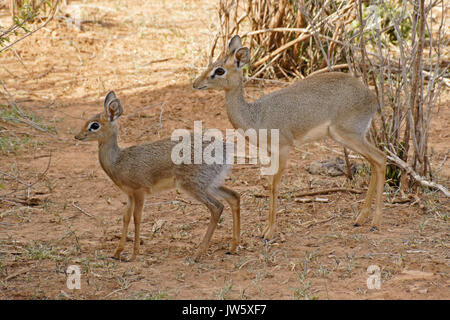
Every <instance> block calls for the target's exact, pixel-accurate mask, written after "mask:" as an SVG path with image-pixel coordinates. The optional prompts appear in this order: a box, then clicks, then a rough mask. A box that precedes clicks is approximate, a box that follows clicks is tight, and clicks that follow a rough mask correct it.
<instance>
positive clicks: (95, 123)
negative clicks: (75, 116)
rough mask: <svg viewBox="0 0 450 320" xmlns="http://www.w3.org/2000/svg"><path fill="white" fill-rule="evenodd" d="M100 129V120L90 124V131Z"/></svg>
mask: <svg viewBox="0 0 450 320" xmlns="http://www.w3.org/2000/svg"><path fill="white" fill-rule="evenodd" d="M98 129H100V123H98V122H92V123H91V124H90V125H89V131H97V130H98Z"/></svg>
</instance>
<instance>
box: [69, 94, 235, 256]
mask: <svg viewBox="0 0 450 320" xmlns="http://www.w3.org/2000/svg"><path fill="white" fill-rule="evenodd" d="M104 108H105V110H104V111H103V112H101V113H98V114H96V115H94V116H93V117H92V118H90V119H89V120H88V121H87V122H86V123H85V124H84V125H83V127H82V128H81V130H80V132H79V133H78V134H77V135H76V136H75V139H77V140H81V141H94V140H96V141H98V157H99V160H100V164H101V166H102V168H103V170H104V171H105V172H106V174H107V175H108V176H109V177H110V178H111V180H112V181H113V182H114V183H115V184H116V185H117V186H118V187H119V188H120V189H121V190H122V191H123V192H124V193H125V194H126V195H127V196H128V208H127V210H126V211H125V212H124V214H123V228H122V235H121V237H120V241H119V244H118V246H117V248H116V251H115V252H114V258H116V259H120V254H121V252H122V251H123V249H124V246H125V241H126V238H127V233H128V224H129V223H130V220H131V217H132V216H133V218H134V226H135V229H134V235H135V237H134V248H133V254H132V256H131V259H130V260H131V261H133V260H135V259H136V256H137V255H138V254H139V245H140V239H139V238H140V225H141V217H142V208H143V206H144V197H145V194H148V193H152V194H155V193H158V192H161V191H165V190H170V189H173V188H175V187H178V188H180V189H181V190H184V191H185V192H186V193H187V194H189V195H191V196H192V197H193V198H195V199H196V200H198V201H200V202H201V203H203V204H204V205H205V206H206V207H207V208H208V209H209V212H210V213H211V219H210V222H209V225H208V229H207V230H206V233H205V236H204V238H203V241H202V242H201V244H200V246H199V249H198V251H197V253H196V255H195V259H196V260H199V259H200V257H201V255H202V254H204V253H205V252H206V250H207V248H208V245H209V242H210V240H211V236H212V235H213V233H214V230H215V229H216V226H217V223H218V222H219V218H220V215H221V214H222V211H223V208H224V207H223V204H222V203H221V202H220V201H219V200H218V199H224V200H225V201H227V202H228V204H229V205H230V207H231V211H232V214H233V239H232V245H231V249H230V252H231V253H233V252H234V251H235V249H236V247H237V245H238V243H239V237H240V209H239V208H240V200H239V198H240V197H239V194H238V193H236V192H234V191H233V190H230V189H228V188H226V187H225V186H223V182H224V180H225V178H226V176H227V174H228V172H229V171H230V169H231V165H229V164H227V163H228V162H227V161H222V162H221V163H211V164H206V163H200V164H195V163H190V164H187V163H186V164H185V163H182V164H175V163H174V161H173V158H172V150H173V148H174V146H175V145H176V144H177V143H178V142H175V141H172V140H171V139H170V138H168V139H162V140H159V141H155V142H151V143H145V144H140V145H135V146H131V147H128V148H120V147H119V146H118V145H117V134H118V133H117V131H118V129H117V119H118V118H119V117H120V116H121V115H122V112H123V109H122V104H121V103H120V101H119V99H117V97H116V95H115V94H114V92H113V91H110V92H109V93H108V94H107V95H106V97H105V101H104ZM191 141H192V139H191ZM191 146H192V148H193V144H192V145H191ZM188 147H190V146H188ZM205 147H206V145H205V143H203V148H205ZM220 147H221V148H222V151H223V155H224V157H226V150H227V148H226V144H225V143H221V146H220ZM192 151H194V150H193V149H192Z"/></svg>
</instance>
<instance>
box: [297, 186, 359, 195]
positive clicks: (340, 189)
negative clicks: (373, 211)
mask: <svg viewBox="0 0 450 320" xmlns="http://www.w3.org/2000/svg"><path fill="white" fill-rule="evenodd" d="M332 192H351V193H358V194H360V193H363V192H364V191H363V190H357V189H350V188H330V189H323V190H316V191H306V192H302V193H298V194H296V195H295V196H296V197H304V196H315V195H318V194H328V193H332Z"/></svg>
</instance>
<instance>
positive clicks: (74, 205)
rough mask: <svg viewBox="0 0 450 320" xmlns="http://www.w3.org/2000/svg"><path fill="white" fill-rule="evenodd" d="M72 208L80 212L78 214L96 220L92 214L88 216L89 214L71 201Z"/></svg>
mask: <svg viewBox="0 0 450 320" xmlns="http://www.w3.org/2000/svg"><path fill="white" fill-rule="evenodd" d="M72 206H73V207H75V208H77V209H78V210H80V212H81V213H82V214H85V215H87V216H88V217H91V218H94V219H96V218H95V217H94V216H93V215H92V214H90V213H89V212H87V211H86V210H84V209H83V208H81V207H79V206H78V205H77V204H76V203H75V201H72Z"/></svg>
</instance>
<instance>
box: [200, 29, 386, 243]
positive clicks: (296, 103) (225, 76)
mask: <svg viewBox="0 0 450 320" xmlns="http://www.w3.org/2000/svg"><path fill="white" fill-rule="evenodd" d="M249 61H250V50H249V49H248V48H247V47H243V46H242V43H241V38H240V37H239V36H237V35H236V36H234V37H233V38H232V39H231V40H230V42H229V45H228V48H227V49H226V50H225V52H224V53H223V54H222V56H221V57H220V58H219V59H218V60H217V61H216V62H214V63H213V64H211V65H210V66H208V67H207V69H206V71H205V72H204V73H202V74H201V75H200V76H199V77H198V78H197V79H196V80H195V82H194V84H193V87H194V88H195V89H208V88H211V89H222V90H224V91H225V105H226V109H227V113H228V118H229V119H230V122H231V123H232V125H233V126H234V127H235V128H242V129H243V130H247V129H250V128H253V129H255V130H256V131H257V132H258V131H259V129H267V131H270V130H269V129H278V130H279V131H278V132H279V139H280V140H279V150H271V152H277V151H278V152H279V153H278V155H279V167H278V172H277V173H275V174H274V175H273V176H269V187H270V199H269V219H268V224H267V226H266V228H265V230H264V231H263V234H262V236H263V237H264V238H266V239H271V238H272V237H273V236H274V231H275V215H276V207H277V200H278V199H277V198H278V184H279V182H280V179H281V175H282V172H283V170H284V168H285V167H286V162H287V159H288V155H289V150H290V149H291V147H292V146H293V144H294V142H299V143H300V144H303V143H307V142H311V141H314V140H318V139H321V138H324V137H331V138H333V139H334V140H335V141H337V142H339V143H341V144H343V145H344V146H346V147H348V148H350V149H352V150H354V151H356V152H358V153H360V154H361V155H363V156H364V157H365V158H366V159H367V160H368V161H369V162H370V165H371V171H372V173H371V178H370V184H369V188H368V191H367V195H366V198H365V202H364V204H363V207H362V210H361V212H360V214H359V216H358V217H357V219H356V221H355V226H358V225H360V224H362V223H363V222H364V221H365V220H366V219H367V217H368V215H369V212H370V209H371V204H372V199H373V197H374V195H375V214H374V218H373V220H372V228H371V230H375V229H376V228H378V227H379V224H380V217H381V206H382V203H381V202H382V195H383V188H384V175H385V162H386V160H385V156H384V154H383V153H382V152H381V151H379V150H378V149H377V148H376V147H374V146H373V145H372V144H370V143H369V142H368V141H367V139H366V132H367V129H368V128H369V126H370V123H371V121H372V117H373V115H374V114H375V112H376V110H377V105H378V102H377V97H376V96H375V94H374V93H372V92H371V91H370V90H369V89H368V88H366V87H365V86H364V85H363V83H361V81H359V80H358V79H356V78H354V77H352V76H350V75H348V74H345V73H338V72H330V73H324V74H320V75H316V76H311V77H308V78H306V79H304V80H301V81H298V82H296V83H294V84H292V85H290V86H288V87H286V88H284V89H281V90H278V91H275V92H272V93H270V94H268V95H266V96H263V97H262V98H261V99H259V100H256V101H254V102H252V103H248V102H247V101H245V99H244V85H243V76H242V67H243V66H244V65H246V64H247V63H248V62H249ZM269 146H270V144H269Z"/></svg>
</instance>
